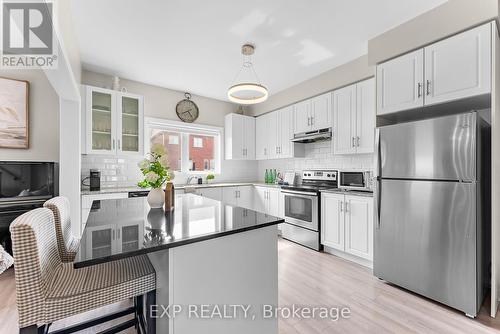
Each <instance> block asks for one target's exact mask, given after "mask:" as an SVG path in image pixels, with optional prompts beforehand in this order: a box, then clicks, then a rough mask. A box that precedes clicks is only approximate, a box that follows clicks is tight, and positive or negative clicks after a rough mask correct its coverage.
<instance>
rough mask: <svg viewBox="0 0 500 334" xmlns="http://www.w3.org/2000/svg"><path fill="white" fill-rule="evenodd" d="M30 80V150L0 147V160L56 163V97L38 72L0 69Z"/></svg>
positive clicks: (57, 139)
mask: <svg viewBox="0 0 500 334" xmlns="http://www.w3.org/2000/svg"><path fill="white" fill-rule="evenodd" d="M0 76H2V77H5V78H12V79H19V80H28V81H29V129H28V131H29V149H27V150H26V149H10V148H0V160H2V161H4V160H11V161H14V160H21V161H59V98H58V96H57V94H56V92H55V91H54V89H53V88H52V86H51V85H50V83H49V81H48V80H47V78H46V77H45V74H44V73H43V71H41V70H0Z"/></svg>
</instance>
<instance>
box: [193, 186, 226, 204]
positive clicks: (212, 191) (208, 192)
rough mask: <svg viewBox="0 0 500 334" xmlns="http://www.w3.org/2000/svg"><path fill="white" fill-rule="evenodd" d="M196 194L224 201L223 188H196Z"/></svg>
mask: <svg viewBox="0 0 500 334" xmlns="http://www.w3.org/2000/svg"><path fill="white" fill-rule="evenodd" d="M196 194H197V195H200V196H203V197H207V198H211V199H215V200H217V201H222V188H198V189H196Z"/></svg>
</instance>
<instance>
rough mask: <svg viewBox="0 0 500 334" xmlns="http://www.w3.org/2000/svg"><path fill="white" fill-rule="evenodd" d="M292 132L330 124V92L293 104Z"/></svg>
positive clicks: (315, 128) (313, 129)
mask: <svg viewBox="0 0 500 334" xmlns="http://www.w3.org/2000/svg"><path fill="white" fill-rule="evenodd" d="M294 110H295V116H294V133H302V132H307V131H315V130H319V129H324V128H328V127H330V126H332V93H331V92H328V93H325V94H322V95H319V96H316V97H313V98H312V99H308V100H305V101H302V102H299V103H296V104H295V105H294Z"/></svg>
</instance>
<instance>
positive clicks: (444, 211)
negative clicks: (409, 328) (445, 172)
mask: <svg viewBox="0 0 500 334" xmlns="http://www.w3.org/2000/svg"><path fill="white" fill-rule="evenodd" d="M378 187H379V189H378V192H379V195H380V196H381V201H380V208H379V214H380V220H379V222H378V223H376V224H375V228H374V266H373V271H374V274H375V275H376V276H377V277H379V278H382V279H384V280H387V281H389V282H392V283H394V284H397V285H400V286H402V287H404V288H406V289H409V290H412V291H414V292H417V293H419V294H422V295H424V296H426V297H429V298H431V299H434V300H437V301H439V302H441V303H444V304H447V305H449V306H451V307H454V308H456V309H459V310H462V311H463V312H465V313H467V314H470V315H476V313H477V310H478V305H477V301H476V290H477V288H476V233H477V232H476V216H475V212H476V184H475V183H460V182H436V181H406V180H381V181H380V182H379V184H378Z"/></svg>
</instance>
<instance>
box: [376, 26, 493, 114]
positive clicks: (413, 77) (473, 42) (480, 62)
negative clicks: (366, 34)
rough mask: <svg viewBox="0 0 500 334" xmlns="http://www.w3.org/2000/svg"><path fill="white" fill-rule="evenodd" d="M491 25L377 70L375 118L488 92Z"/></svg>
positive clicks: (452, 38) (442, 42)
mask: <svg viewBox="0 0 500 334" xmlns="http://www.w3.org/2000/svg"><path fill="white" fill-rule="evenodd" d="M491 30H492V23H487V24H484V25H482V26H479V27H477V28H474V29H471V30H468V31H465V32H463V33H460V34H458V35H455V36H452V37H450V38H447V39H444V40H442V41H440V42H437V43H434V44H431V45H429V46H426V47H425V48H423V49H419V50H417V51H414V52H411V53H408V54H406V55H403V56H400V57H398V58H395V59H392V60H389V61H387V62H385V63H382V64H380V65H378V66H377V115H384V114H389V113H393V112H397V111H401V110H407V109H413V108H418V107H422V106H428V105H434V104H438V103H443V102H450V101H454V100H458V99H463V98H467V97H471V96H477V95H482V94H487V93H490V92H491V52H492V50H491Z"/></svg>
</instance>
